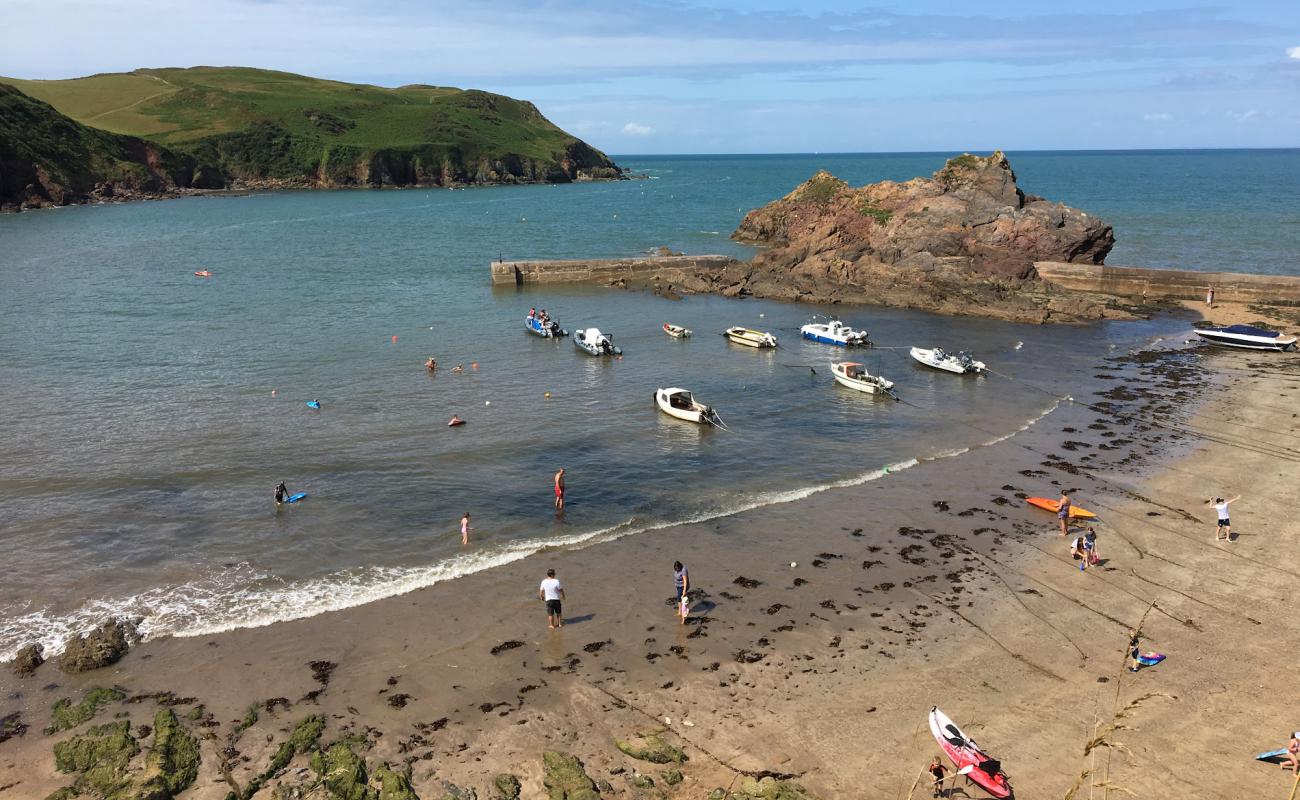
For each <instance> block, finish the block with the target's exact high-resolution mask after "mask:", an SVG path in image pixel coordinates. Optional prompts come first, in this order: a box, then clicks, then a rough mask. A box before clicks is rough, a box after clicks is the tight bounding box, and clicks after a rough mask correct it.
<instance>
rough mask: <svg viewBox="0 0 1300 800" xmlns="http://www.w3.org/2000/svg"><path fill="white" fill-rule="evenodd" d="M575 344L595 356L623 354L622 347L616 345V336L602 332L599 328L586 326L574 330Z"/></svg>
mask: <svg viewBox="0 0 1300 800" xmlns="http://www.w3.org/2000/svg"><path fill="white" fill-rule="evenodd" d="M573 345H574V347H577V348H578V349H579V350H581V351H583V352H584V353H588V354H590V355H593V356H621V355H623V351H622V349H620V348H618V347H615V346H614V337H612V336H610V335H609V334H608V333H601V332H600V329H599V328H584V329H581V330H576V331H574V332H573Z"/></svg>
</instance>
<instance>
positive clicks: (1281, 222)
mask: <svg viewBox="0 0 1300 800" xmlns="http://www.w3.org/2000/svg"><path fill="white" fill-rule="evenodd" d="M951 155H953V154H952V153H907V154H868V155H847V154H828V155H772V156H693V157H685V156H639V155H629V156H622V157H618V158H617V159H616V160H617V161H618V163H620V164H621V165H623V166H626V167H630V168H631V169H632V171H633V172H634V173H636V174H638V175H642V176H644V178H642V179H637V180H628V181H620V182H611V183H584V184H571V185H553V186H515V187H492V188H469V189H463V190H438V189H406V190H353V191H325V192H278V193H261V194H250V195H246V196H221V197H199V198H186V199H175V200H167V201H162V202H142V203H131V204H116V205H99V206H81V207H69V208H61V209H56V210H48V211H37V212H29V213H22V214H17V215H7V216H0V551H2V552H3V553H4V555H3V559H2V560H0V576H2V577H0V660H5V659H9V658H11V657H12V656H13V654H14V652H15V651H16V650H17V648H19V647H20V646H22V645H24V644H26V643H28V642H32V641H39V642H42V643H43V644H44V645H45V646H46V648H47V650H48V651H49V652H50V653H55V652H58V651H59V649H60V648H61V645H62V642H63V641H64V640H65V639H66V637H68V636H69V635H71V634H73V633H76V632H78V631H82V630H85V629H87V628H88V627H90V626H93V625H94V624H96V623H97V622H99V621H100V620H102V619H103V618H105V617H106V616H139V617H142V618H143V620H144V622H143V624H142V630H143V631H144V632H145V633H146V635H149V636H161V635H177V636H197V635H206V634H210V633H214V632H218V631H223V630H230V629H234V628H240V627H249V626H259V625H267V624H271V623H273V622H276V621H278V620H286V619H293V618H298V617H303V616H307V615H311V614H318V613H322V612H325V611H328V610H331V609H340V608H346V607H349V606H354V605H357V604H360V603H364V602H368V601H371V600H375V599H378V598H382V597H387V596H392V595H396V594H400V593H403V592H407V591H411V590H413V589H417V588H420V587H425V586H429V585H432V584H435V583H437V582H440V581H446V580H453V579H455V578H456V577H457V576H461V575H465V574H467V573H470V572H475V571H478V570H483V569H488V568H491V567H493V566H495V565H500V564H504V563H508V562H511V561H514V560H517V559H520V558H525V557H527V556H529V555H531V554H533V553H537V552H539V551H553V552H554V551H563V550H564V549H566V548H575V547H584V546H589V545H590V544H592V543H596V542H603V541H610V540H614V539H618V538H620V537H625V536H654V535H655V532H656V531H659V530H663V529H664V528H665V527H668V526H670V525H674V524H677V523H681V522H686V521H699V520H708V519H713V518H717V517H720V516H723V515H727V514H731V513H735V512H737V511H739V510H743V509H753V508H761V507H763V506H765V505H770V504H774V503H782V502H789V501H792V500H797V499H799V498H802V497H807V496H809V495H811V494H813V493H816V492H819V491H822V490H825V489H827V488H830V487H836V486H838V487H846V486H854V485H858V484H864V483H866V482H869V481H873V480H906V470H907V468H908V467H909V466H911V465H913V464H915V463H916V462H917V460H918V459H926V458H935V457H942V458H948V457H952V458H960V457H961V454H962V453H963V452H965V451H967V450H968V449H970V448H974V447H980V446H983V445H986V444H988V443H990V442H994V441H998V440H1002V439H1005V438H1006V437H1008V436H1013V435H1014V434H1015V433H1016V432H1017V431H1020V430H1022V429H1024V428H1025V427H1026V426H1029V425H1033V424H1043V420H1044V419H1045V418H1048V417H1050V414H1051V413H1052V412H1053V410H1054V409H1056V408H1057V407H1058V405H1059V404H1061V403H1068V402H1070V400H1069V399H1068V398H1071V397H1074V396H1076V395H1077V396H1079V397H1084V396H1085V395H1086V394H1087V393H1088V392H1089V391H1090V384H1089V380H1090V378H1088V377H1087V376H1088V375H1090V374H1091V372H1090V369H1091V367H1093V366H1094V365H1096V364H1097V363H1098V361H1099V360H1100V359H1103V358H1105V357H1107V356H1108V355H1113V354H1115V353H1117V352H1126V351H1128V350H1131V349H1133V348H1137V347H1141V346H1144V345H1146V344H1149V343H1151V342H1153V341H1156V340H1159V339H1168V340H1174V339H1177V337H1179V336H1185V334H1186V332H1187V330H1188V329H1189V324H1188V322H1187V321H1186V320H1179V319H1172V318H1164V319H1156V320H1151V321H1142V322H1105V323H1097V324H1093V325H1088V326H1082V327H1051V326H1048V327H1039V326H1031V325H1019V324H1010V323H1002V322H995V321H989V320H980V319H976V318H952V317H939V316H934V315H930V314H925V313H920V312H914V311H904V310H887V309H879V308H870V307H834V308H829V307H819V306H814V305H804V304H790V303H778V302H769V301H762V300H753V299H744V300H739V299H725V298H720V297H687V298H685V299H682V300H676V301H675V300H669V299H664V298H661V297H656V296H654V295H652V294H649V293H644V292H629V291H623V290H618V289H610V288H603V287H593V286H544V287H514V286H510V287H496V288H494V287H492V286H491V285H490V283H489V264H490V263H491V262H492V261H495V260H498V259H502V258H504V259H507V260H509V259H522V258H578V257H598V256H629V255H638V254H643V253H647V252H649V251H651V250H653V249H655V248H658V247H660V246H666V247H669V248H672V249H673V250H676V251H683V252H686V253H723V254H728V255H733V256H739V257H747V256H749V255H752V253H753V252H754V251H753V250H752V249H751V248H749V247H746V246H742V245H739V244H737V243H734V242H732V241H730V240H729V238H728V237H729V234H730V233H731V231H733V230H734V229H735V227H736V225H737V223H738V222H739V221H740V219H741V217H742V216H743V214H744V213H745V212H746V211H748V210H749V209H752V208H755V207H757V206H760V205H762V204H764V203H766V202H768V201H770V200H772V199H775V198H778V197H781V196H782V195H784V194H786V193H787V192H789V191H790V190H791V189H792V188H793V187H794V186H796V185H797V184H798V183H800V182H802V181H803V180H805V179H807V178H808V177H809V176H811V175H812V174H813V173H814V172H815V171H817V170H818V169H827V170H829V171H831V172H832V173H834V174H836V175H838V176H839V177H841V178H843V179H845V180H847V181H848V182H849V183H850V184H853V185H860V184H864V183H868V182H873V181H878V180H882V179H892V180H906V179H909V178H911V177H914V176H917V175H928V174H930V173H932V172H934V171H935V170H937V169H939V168H940V167H942V166H943V162H944V160H945V158H947V157H949V156H951ZM1008 155H1009V157H1010V159H1011V162H1012V165H1013V167H1014V169H1015V171H1016V173H1017V176H1018V178H1019V181H1020V185H1021V187H1022V188H1024V189H1025V190H1026V191H1027V192H1030V193H1033V194H1037V195H1041V196H1044V197H1048V198H1050V199H1052V200H1059V201H1061V202H1064V203H1067V204H1069V205H1072V206H1075V207H1078V208H1081V209H1083V210H1085V211H1088V212H1090V213H1093V214H1096V215H1098V216H1101V217H1102V218H1103V219H1105V220H1106V221H1107V222H1109V223H1111V224H1112V225H1113V226H1114V227H1115V231H1116V239H1117V245H1116V248H1115V250H1114V252H1113V253H1112V255H1111V257H1110V258H1109V259H1108V260H1109V262H1110V263H1115V264H1125V265H1137V266H1153V267H1178V268H1184V269H1201V270H1220V269H1222V270H1238V271H1250V272H1264V273H1271V274H1297V273H1300V265H1298V264H1297V261H1296V256H1297V253H1300V197H1298V196H1297V192H1300V151H1295V150H1288V151H1254V150H1252V151H1177V152H1160V151H1141V152H1068V153H1065V152H1062V153H1051V152H1026V153H1009V154H1008ZM200 270H210V271H211V272H212V276H211V277H210V278H199V277H196V276H195V275H194V273H195V272H196V271H200ZM534 307H536V308H539V309H542V308H544V309H546V310H547V311H548V312H549V314H550V315H551V316H552V317H554V318H556V319H557V320H559V322H560V323H561V325H562V326H563V327H565V328H567V329H569V330H570V331H572V330H574V329H578V328H586V327H597V328H599V329H600V330H601V331H605V332H607V333H610V334H612V335H613V337H614V341H615V343H616V344H618V345H619V346H620V347H621V349H622V350H623V355H622V357H621V358H595V357H591V356H589V355H587V354H585V353H583V352H580V351H579V350H577V349H576V348H575V347H574V346H573V344H572V342H571V340H570V339H568V338H564V339H558V340H544V339H540V338H537V337H534V336H531V335H529V334H527V333H526V332H525V331H524V325H523V320H524V317H525V315H526V314H527V313H528V310H529V309H530V308H534ZM814 315H823V316H826V315H835V316H838V317H839V318H841V319H843V320H844V321H845V322H846V323H848V324H850V325H852V326H855V327H859V328H865V329H866V330H868V331H869V332H870V334H871V336H872V339H873V340H874V342H875V343H876V344H877V345H878V346H877V347H876V348H873V349H871V350H865V351H858V352H856V353H854V354H853V356H852V357H853V358H854V359H856V360H859V361H863V362H865V363H866V364H867V365H868V367H869V368H870V369H871V370H872V371H873V372H879V373H882V374H884V375H885V376H886V377H887V378H889V379H891V380H893V381H895V383H896V384H897V391H898V393H899V396H900V397H901V398H902V401H903V402H895V401H893V400H890V399H888V398H881V397H871V396H867V395H862V394H858V393H855V392H851V391H848V390H845V389H843V388H841V387H837V386H835V385H834V384H833V382H832V380H831V377H830V373H829V365H830V363H831V362H832V361H834V360H839V359H843V358H844V357H845V356H846V354H845V352H844V351H843V350H840V349H837V348H833V347H829V346H826V345H819V344H813V343H809V342H804V341H802V340H801V339H800V337H799V326H800V325H802V324H803V323H805V322H806V321H808V320H809V318H810V317H812V316H814ZM664 322H672V323H676V324H680V325H685V326H686V327H688V328H691V329H692V330H693V331H694V336H693V337H691V338H689V339H685V340H677V339H672V338H669V337H667V336H665V335H664V334H663V332H662V331H661V325H662V324H663V323H664ZM731 325H745V326H749V327H755V328H761V329H764V330H768V331H771V332H773V333H774V334H776V335H777V337H778V338H779V339H780V342H781V346H780V347H779V348H778V349H777V350H775V351H764V352H759V351H754V350H751V349H748V348H742V347H737V346H735V345H732V344H729V343H728V342H727V341H726V340H725V339H724V338H723V337H722V336H721V335H720V332H721V331H722V330H723V329H724V328H726V327H728V326H731ZM912 345H920V346H927V347H930V346H936V345H937V346H943V347H947V348H950V349H958V348H960V349H967V350H970V351H972V352H974V354H975V355H976V356H977V357H979V358H981V359H982V360H984V361H985V362H987V363H988V364H989V365H990V367H991V368H992V370H993V372H992V373H991V374H989V375H985V376H982V377H959V376H956V375H951V374H947V373H938V372H934V371H931V370H927V369H926V368H924V367H921V366H919V365H917V364H915V363H914V362H913V361H912V360H911V359H910V358H909V357H908V355H907V348H908V347H909V346H912ZM430 356H433V357H435V358H436V359H437V361H438V364H439V365H440V368H439V369H438V371H437V373H436V374H433V375H430V374H429V373H428V372H427V371H426V370H425V368H424V361H425V359H426V358H428V357H430ZM458 364H460V365H463V369H461V370H460V371H454V370H453V368H454V367H456V365H458ZM670 386H679V387H685V388H688V389H690V390H692V391H693V392H695V394H696V396H697V397H698V398H699V399H700V400H702V401H704V402H706V403H709V404H711V405H713V406H714V407H715V408H717V409H718V411H719V413H720V415H721V417H722V419H723V420H724V422H725V423H726V426H727V430H719V429H704V428H700V427H697V426H694V425H691V424H689V423H685V422H681V421H677V420H674V419H670V418H668V417H666V416H665V415H663V414H662V413H659V412H658V411H657V410H656V409H655V406H654V403H653V399H652V398H653V393H654V391H655V390H656V389H657V388H660V387H670ZM311 400H318V401H319V403H320V409H319V410H317V409H313V408H309V407H308V406H307V405H306V403H307V401H311ZM453 414H456V415H459V416H460V417H461V418H463V419H464V420H466V422H467V424H466V425H464V426H461V427H458V428H449V427H448V426H447V421H448V419H449V418H450V417H451V416H452V415H453ZM1049 424H1050V423H1049ZM560 467H563V468H565V470H566V475H567V483H568V487H569V498H568V502H567V507H566V509H565V512H564V514H563V515H558V516H557V514H556V513H555V512H554V509H553V505H552V501H553V494H552V475H553V474H554V472H555V471H556V470H557V469H559V468H560ZM280 481H284V482H285V483H286V484H287V486H288V488H289V489H290V491H293V492H300V491H301V492H307V493H308V497H307V498H306V499H305V500H303V501H302V502H299V503H296V504H294V505H286V506H283V507H277V506H276V505H275V503H274V502H273V498H272V492H273V489H274V487H275V485H276V484H277V483H279V482H280ZM867 511H868V510H865V509H864V513H867ZM466 512H468V513H469V514H470V517H471V533H470V545H469V546H468V547H463V546H462V545H461V543H460V534H459V522H460V519H461V516H462V514H464V513H466Z"/></svg>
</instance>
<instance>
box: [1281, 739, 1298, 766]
mask: <svg viewBox="0 0 1300 800" xmlns="http://www.w3.org/2000/svg"><path fill="white" fill-rule="evenodd" d="M1282 769H1289V770H1291V771H1292V772H1294V773H1296V775H1300V731H1292V732H1291V741H1290V742H1288V743H1287V746H1286V760H1285V761H1283V762H1282Z"/></svg>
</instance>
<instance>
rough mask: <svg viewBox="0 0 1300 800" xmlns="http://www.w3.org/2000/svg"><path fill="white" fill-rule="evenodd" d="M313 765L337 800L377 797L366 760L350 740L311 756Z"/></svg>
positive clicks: (372, 799) (370, 799)
mask: <svg viewBox="0 0 1300 800" xmlns="http://www.w3.org/2000/svg"><path fill="white" fill-rule="evenodd" d="M311 768H312V771H313V772H315V773H316V774H317V775H319V776H320V778H321V783H323V784H324V785H325V788H326V790H328V791H329V793H330V796H331V797H334V798H336V800H377V798H378V793H377V792H376V791H375V790H374V789H372V788H371V787H370V785H369V775H368V774H367V772H366V762H365V760H364V759H363V758H361V756H359V755H357V754H356V753H355V752H353V750H352V748H351V747H349V746H348V744H347V743H346V742H335V743H334V744H332V745H330V748H329V749H328V750H317V751H316V752H315V753H312V756H311Z"/></svg>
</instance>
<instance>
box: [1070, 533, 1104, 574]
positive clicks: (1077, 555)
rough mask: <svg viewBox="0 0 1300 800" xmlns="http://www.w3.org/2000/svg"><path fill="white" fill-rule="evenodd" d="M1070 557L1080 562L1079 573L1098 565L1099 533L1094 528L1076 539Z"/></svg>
mask: <svg viewBox="0 0 1300 800" xmlns="http://www.w3.org/2000/svg"><path fill="white" fill-rule="evenodd" d="M1070 557H1071V558H1073V559H1074V560H1075V561H1078V562H1079V571H1080V572H1083V571H1084V570H1085V569H1087V568H1088V567H1091V566H1093V565H1094V564H1096V563H1097V560H1098V559H1097V532H1096V531H1094V530H1093V529H1092V528H1089V529H1088V532H1087V533H1085V534H1084V535H1083V536H1076V537H1074V541H1073V542H1071V543H1070Z"/></svg>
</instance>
